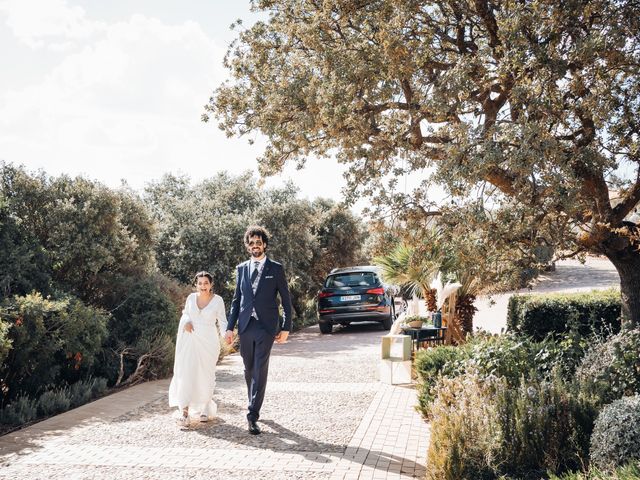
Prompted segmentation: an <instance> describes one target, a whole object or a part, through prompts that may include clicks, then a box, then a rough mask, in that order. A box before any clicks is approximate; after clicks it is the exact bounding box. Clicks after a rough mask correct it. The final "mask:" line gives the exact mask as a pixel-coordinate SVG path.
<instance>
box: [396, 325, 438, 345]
mask: <svg viewBox="0 0 640 480" xmlns="http://www.w3.org/2000/svg"><path fill="white" fill-rule="evenodd" d="M446 331H447V327H433V326H423V327H421V328H410V327H406V328H403V329H402V332H403V333H404V334H405V335H409V336H410V337H411V340H412V341H413V348H414V350H420V344H422V343H426V342H429V343H433V344H435V345H437V344H444V336H445V333H446Z"/></svg>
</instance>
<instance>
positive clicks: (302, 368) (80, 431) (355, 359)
mask: <svg viewBox="0 0 640 480" xmlns="http://www.w3.org/2000/svg"><path fill="white" fill-rule="evenodd" d="M383 333H384V332H382V331H381V330H380V327H379V326H378V325H373V324H369V325H367V324H362V325H353V326H351V327H349V328H346V329H337V331H336V332H335V333H334V334H332V335H320V334H319V332H318V330H317V327H311V328H308V329H305V330H303V331H301V332H296V333H295V334H293V335H292V336H291V337H290V341H289V342H288V343H287V344H285V345H276V346H274V350H273V352H272V358H271V365H270V373H269V384H268V386H267V395H266V400H265V405H264V406H263V410H262V412H261V420H260V425H261V427H262V430H263V433H262V435H258V436H252V435H249V434H248V433H247V432H246V422H245V417H244V415H245V406H246V405H245V404H246V391H245V390H246V389H245V385H244V377H243V374H242V361H241V359H240V357H239V356H238V355H231V356H229V357H227V358H225V359H224V360H223V362H222V363H221V365H219V367H218V375H217V386H216V392H215V395H214V399H215V401H216V402H217V403H218V415H219V416H218V418H216V419H215V420H214V421H212V422H208V423H204V424H194V425H192V426H190V427H188V428H180V427H178V426H177V425H176V424H175V420H174V415H175V412H174V411H173V409H170V408H169V407H168V405H167V389H168V385H169V381H168V380H160V381H157V382H150V383H146V384H143V385H138V386H135V387H132V388H129V389H127V390H124V391H121V392H118V393H116V394H113V395H110V396H108V397H105V398H102V399H100V400H98V401H95V402H93V403H90V404H88V405H84V406H82V407H80V408H77V409H75V410H72V411H70V412H67V413H64V414H62V415H58V416H56V417H53V418H50V419H48V420H45V421H43V422H40V423H37V424H34V425H32V426H31V427H28V428H25V429H23V430H20V431H17V432H14V433H11V434H8V435H5V436H3V437H0V467H1V468H0V479H22V478H24V479H27V478H28V479H47V480H56V479H65V480H69V479H76V478H77V479H89V478H91V479H112V478H113V479H120V478H122V479H125V478H126V479H133V480H135V479H164V478H171V479H205V478H207V479H229V480H240V479H248V478H256V476H259V477H260V478H262V479H266V480H269V479H283V480H289V479H291V480H293V479H310V480H315V479H322V480H324V479H326V480H355V479H407V478H422V477H424V476H425V472H426V470H425V460H426V459H425V457H426V451H427V445H428V439H429V430H428V425H427V424H426V423H425V422H424V421H423V420H422V419H421V418H420V416H419V414H418V413H417V412H416V411H415V409H414V405H415V404H416V393H415V390H414V389H413V388H412V386H411V385H405V386H391V385H386V384H382V383H380V382H379V381H378V373H377V369H378V357H379V351H380V337H381V336H382V334H383Z"/></svg>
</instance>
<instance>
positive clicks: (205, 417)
mask: <svg viewBox="0 0 640 480" xmlns="http://www.w3.org/2000/svg"><path fill="white" fill-rule="evenodd" d="M200 421H201V422H202V423H205V422H208V421H209V416H208V415H205V414H204V413H203V414H202V415H200Z"/></svg>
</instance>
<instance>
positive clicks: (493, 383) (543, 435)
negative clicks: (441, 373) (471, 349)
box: [428, 373, 594, 479]
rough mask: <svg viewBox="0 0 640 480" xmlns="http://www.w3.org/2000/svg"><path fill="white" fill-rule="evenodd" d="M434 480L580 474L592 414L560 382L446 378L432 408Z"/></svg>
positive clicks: (467, 376)
mask: <svg viewBox="0 0 640 480" xmlns="http://www.w3.org/2000/svg"><path fill="white" fill-rule="evenodd" d="M431 413H432V422H431V441H430V444H429V451H428V458H429V467H430V468H429V471H428V478H433V479H436V478H437V479H443V478H447V479H457V478H498V477H500V476H506V477H515V478H519V479H538V478H541V477H543V476H544V475H545V472H547V471H550V472H555V473H561V472H564V471H567V470H570V469H575V468H577V467H580V466H581V465H582V464H583V462H585V461H586V458H587V455H588V442H589V434H590V432H591V425H592V424H593V417H594V414H593V411H592V410H590V408H589V407H588V406H587V405H586V404H582V403H580V402H578V401H576V400H575V397H574V396H573V395H572V394H571V392H570V391H569V390H568V389H567V386H566V385H565V384H564V383H562V382H561V381H559V380H555V381H547V380H544V381H536V380H534V381H531V382H525V381H524V380H522V381H521V382H519V383H518V385H516V386H515V387H514V386H512V385H509V384H508V383H507V381H506V379H505V378H500V377H495V376H488V377H484V376H479V375H478V374H477V373H465V374H462V375H459V376H457V377H454V378H443V379H442V381H441V383H440V385H439V386H438V388H437V396H436V399H435V401H434V403H433V405H432V408H431Z"/></svg>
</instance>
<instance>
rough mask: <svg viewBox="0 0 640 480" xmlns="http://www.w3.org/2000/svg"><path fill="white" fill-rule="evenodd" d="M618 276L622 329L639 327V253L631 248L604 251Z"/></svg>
mask: <svg viewBox="0 0 640 480" xmlns="http://www.w3.org/2000/svg"><path fill="white" fill-rule="evenodd" d="M605 255H606V257H607V258H608V259H609V260H610V261H611V263H613V265H614V266H615V267H616V270H617V271H618V275H620V294H621V300H622V328H624V329H630V328H635V327H637V326H638V325H640V252H639V251H638V250H635V249H634V248H633V247H632V246H629V247H628V248H625V249H624V250H617V249H612V250H611V251H605Z"/></svg>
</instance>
